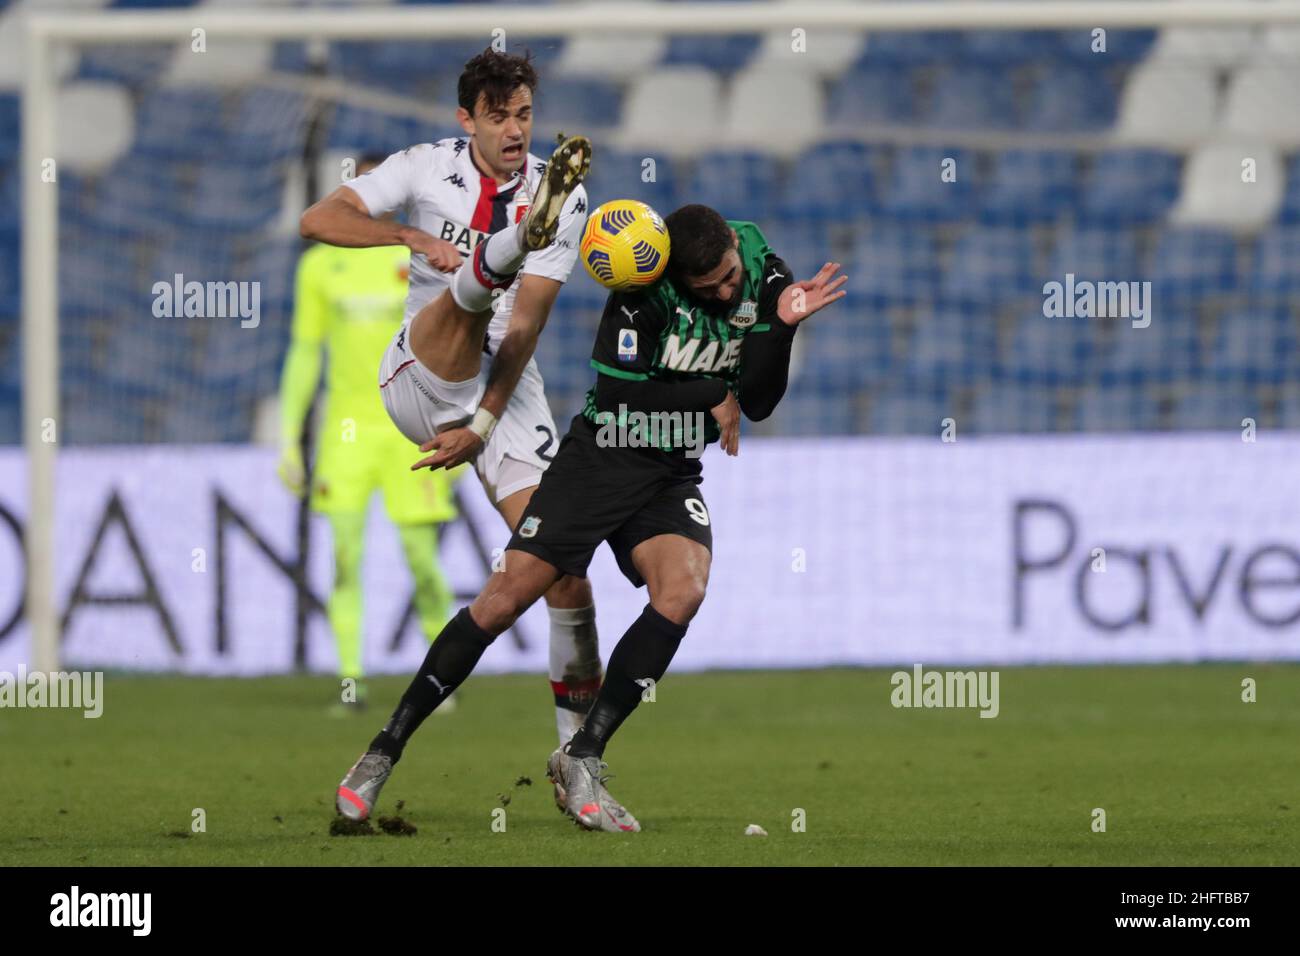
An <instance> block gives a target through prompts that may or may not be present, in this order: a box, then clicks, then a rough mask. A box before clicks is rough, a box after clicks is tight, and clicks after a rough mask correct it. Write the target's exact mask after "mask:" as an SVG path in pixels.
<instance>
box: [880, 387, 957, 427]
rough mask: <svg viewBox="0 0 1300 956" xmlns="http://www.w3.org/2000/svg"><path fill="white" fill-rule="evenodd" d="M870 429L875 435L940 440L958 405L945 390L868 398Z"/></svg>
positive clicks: (905, 392) (890, 394)
mask: <svg viewBox="0 0 1300 956" xmlns="http://www.w3.org/2000/svg"><path fill="white" fill-rule="evenodd" d="M867 407H868V414H869V416H870V417H869V423H868V427H869V430H870V432H871V433H872V434H875V435H926V436H929V437H935V438H937V437H938V436H939V435H940V434H941V433H942V431H943V427H944V426H943V420H944V419H945V418H952V417H954V416H955V406H954V404H953V402H952V399H951V398H949V396H948V393H947V392H946V391H944V390H943V389H941V388H940V389H936V390H930V391H922V392H915V391H910V390H909V391H894V390H887V391H881V392H878V393H875V394H873V395H871V396H870V398H869V399H868V405H867Z"/></svg>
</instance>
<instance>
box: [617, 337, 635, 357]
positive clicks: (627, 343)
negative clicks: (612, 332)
mask: <svg viewBox="0 0 1300 956" xmlns="http://www.w3.org/2000/svg"><path fill="white" fill-rule="evenodd" d="M618 360H619V361H620V362H635V361H636V329H619V330H618Z"/></svg>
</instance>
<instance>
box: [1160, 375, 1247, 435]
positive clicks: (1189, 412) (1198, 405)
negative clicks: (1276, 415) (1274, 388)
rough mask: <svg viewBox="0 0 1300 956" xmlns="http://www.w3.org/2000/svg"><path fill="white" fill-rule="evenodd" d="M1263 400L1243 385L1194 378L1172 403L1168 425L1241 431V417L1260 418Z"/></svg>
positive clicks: (1198, 429)
mask: <svg viewBox="0 0 1300 956" xmlns="http://www.w3.org/2000/svg"><path fill="white" fill-rule="evenodd" d="M1262 411H1263V403H1262V402H1261V401H1260V400H1259V396H1258V395H1257V394H1256V393H1255V391H1254V390H1253V389H1252V388H1250V387H1248V386H1245V385H1235V384H1228V385H1215V384H1213V383H1209V382H1198V383H1196V384H1195V386H1190V385H1189V386H1188V387H1187V388H1186V390H1185V391H1184V393H1183V394H1182V396H1181V397H1180V399H1179V400H1178V401H1177V402H1176V403H1175V405H1174V409H1173V416H1172V421H1171V425H1172V426H1173V427H1174V428H1176V429H1181V430H1185V431H1223V432H1231V433H1234V434H1236V435H1240V434H1241V430H1242V427H1243V426H1242V424H1241V421H1242V419H1243V418H1253V419H1254V420H1255V422H1256V424H1258V423H1259V421H1260V413H1261V412H1262Z"/></svg>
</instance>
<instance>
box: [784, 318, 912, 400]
mask: <svg viewBox="0 0 1300 956" xmlns="http://www.w3.org/2000/svg"><path fill="white" fill-rule="evenodd" d="M839 305H840V307H841V308H842V309H843V311H844V313H845V315H852V316H853V317H854V318H853V319H852V320H849V321H845V322H841V323H838V324H836V323H833V322H826V323H823V324H819V325H812V324H809V326H808V327H807V329H806V330H805V331H804V332H802V333H801V335H802V336H806V338H805V339H804V342H803V346H802V347H803V358H802V361H801V364H800V368H799V380H800V382H801V383H802V384H803V387H804V388H811V389H813V390H815V391H817V392H818V393H819V394H822V395H825V396H826V397H827V399H828V400H830V401H843V400H844V399H845V396H847V395H852V394H853V393H854V392H856V391H857V390H858V389H860V388H862V387H863V386H865V385H866V384H868V383H869V382H871V381H872V380H873V379H875V378H876V377H877V376H878V375H879V374H880V373H881V372H882V371H883V370H884V369H886V368H887V367H888V365H889V361H890V331H889V325H888V319H887V318H885V317H882V316H879V315H873V314H870V313H868V312H865V311H864V310H862V309H861V308H860V306H856V307H855V303H852V302H850V301H849V299H848V298H847V297H846V298H845V300H844V301H843V302H841V303H840V304H839Z"/></svg>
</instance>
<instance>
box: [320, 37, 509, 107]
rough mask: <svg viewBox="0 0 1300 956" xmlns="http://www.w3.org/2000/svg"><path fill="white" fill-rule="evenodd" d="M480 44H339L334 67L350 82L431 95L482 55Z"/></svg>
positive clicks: (466, 41)
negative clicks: (447, 77)
mask: <svg viewBox="0 0 1300 956" xmlns="http://www.w3.org/2000/svg"><path fill="white" fill-rule="evenodd" d="M486 46H487V43H486V42H479V41H478V40H471V39H468V38H466V39H461V40H373V41H352V40H349V41H344V42H340V43H335V44H333V46H332V47H331V50H330V59H331V62H332V63H333V65H334V67H335V68H336V69H337V70H338V71H339V72H341V73H342V74H343V76H344V77H346V78H347V79H349V80H354V81H357V82H362V83H365V84H368V85H374V86H380V87H383V88H384V89H390V90H396V91H399V92H406V93H410V92H412V91H421V92H425V91H428V90H429V89H431V88H432V87H433V85H434V84H435V83H436V82H437V81H438V79H439V77H440V76H442V75H443V74H445V73H447V72H448V71H450V70H455V72H456V73H459V72H460V69H461V67H462V66H463V65H464V64H465V62H466V61H467V60H469V59H470V58H471V57H474V56H476V55H478V54H479V53H482V52H483V50H484V48H485V47H486Z"/></svg>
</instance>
